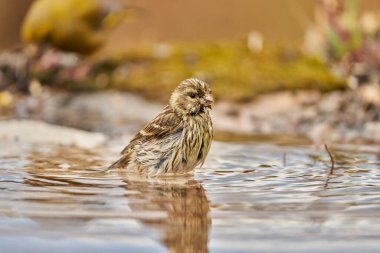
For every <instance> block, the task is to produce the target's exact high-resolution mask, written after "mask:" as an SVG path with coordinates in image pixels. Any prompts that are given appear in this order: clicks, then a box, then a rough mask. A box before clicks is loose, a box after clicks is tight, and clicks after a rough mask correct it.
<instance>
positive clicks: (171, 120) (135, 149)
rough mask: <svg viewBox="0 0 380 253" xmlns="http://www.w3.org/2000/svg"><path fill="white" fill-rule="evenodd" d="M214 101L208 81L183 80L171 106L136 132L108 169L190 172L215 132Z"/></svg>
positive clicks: (153, 174)
mask: <svg viewBox="0 0 380 253" xmlns="http://www.w3.org/2000/svg"><path fill="white" fill-rule="evenodd" d="M213 102H214V101H213V99H212V95H211V90H210V88H209V86H208V85H207V84H206V83H205V82H202V81H200V80H198V79H195V78H190V79H186V80H184V81H182V82H181V83H180V84H179V85H178V87H177V88H176V89H175V90H174V92H173V93H172V95H171V97H170V101H169V105H167V106H166V107H165V108H164V109H163V111H162V112H161V113H160V114H159V115H158V116H157V117H156V118H155V119H153V121H151V122H150V123H149V124H148V125H146V126H145V127H144V128H143V129H142V130H141V131H140V132H139V133H138V134H136V136H135V137H134V138H133V139H132V140H131V141H130V143H129V144H128V146H126V147H125V148H124V150H123V151H122V152H121V154H122V157H121V158H120V159H119V160H118V161H116V162H115V163H113V164H112V165H111V166H110V167H109V168H110V169H111V168H125V169H126V170H127V171H135V172H139V173H146V174H147V175H149V176H157V175H168V174H180V173H187V172H190V171H192V170H193V169H194V168H195V167H196V166H197V165H202V164H203V163H204V161H205V159H206V156H207V153H208V151H209V149H210V145H211V140H212V135H213V131H212V122H211V117H210V113H209V110H210V109H211V105H212V104H213Z"/></svg>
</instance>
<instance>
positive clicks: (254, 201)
mask: <svg viewBox="0 0 380 253" xmlns="http://www.w3.org/2000/svg"><path fill="white" fill-rule="evenodd" d="M29 148H30V147H28V150H30V149H29ZM0 149H3V150H4V149H6V147H5V146H4V145H0ZM0 154H1V157H0V189H1V191H0V252H7V253H11V252H39V253H44V252H49V253H50V252H91V253H92V252H308V253H310V252H359V251H360V252H378V251H379V249H380V240H379V235H380V170H379V168H380V152H379V150H378V149H377V148H376V147H367V148H365V150H362V149H358V148H357V147H354V148H351V147H349V148H347V147H343V148H342V147H340V148H338V147H335V148H334V154H335V162H336V165H335V168H334V170H333V171H332V173H330V160H329V156H328V154H327V153H326V152H325V150H323V149H321V150H315V149H313V148H312V147H310V146H308V145H304V144H297V145H284V144H281V145H280V144H278V143H277V144H276V143H275V142H271V143H246V144H238V143H225V142H214V143H213V146H212V150H211V153H210V155H209V156H208V159H207V162H206V164H205V165H204V167H203V168H202V169H198V170H197V171H196V172H195V174H194V177H181V178H179V179H176V180H173V179H166V180H149V181H146V180H136V179H130V178H128V177H125V175H123V173H120V172H117V171H113V172H104V171H103V168H104V165H105V164H106V163H108V162H109V155H111V156H112V155H115V154H112V153H111V151H109V150H107V149H105V150H102V151H100V150H99V151H89V150H83V149H79V148H75V147H51V146H49V147H44V146H39V148H35V147H34V148H33V151H29V152H26V151H25V152H17V153H15V152H12V151H9V152H3V153H0Z"/></svg>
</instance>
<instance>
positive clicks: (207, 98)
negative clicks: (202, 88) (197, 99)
mask: <svg viewBox="0 0 380 253" xmlns="http://www.w3.org/2000/svg"><path fill="white" fill-rule="evenodd" d="M213 103H214V99H213V97H212V96H211V94H207V95H206V96H205V106H206V107H208V108H210V109H211V106H212V104H213Z"/></svg>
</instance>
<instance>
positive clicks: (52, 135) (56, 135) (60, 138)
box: [0, 120, 107, 149]
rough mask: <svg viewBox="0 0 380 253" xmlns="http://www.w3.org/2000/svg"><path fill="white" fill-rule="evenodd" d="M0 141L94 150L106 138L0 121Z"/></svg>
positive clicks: (36, 123)
mask: <svg viewBox="0 0 380 253" xmlns="http://www.w3.org/2000/svg"><path fill="white" fill-rule="evenodd" d="M0 139H2V140H7V141H10V140H11V141H17V142H20V143H23V144H25V143H49V144H62V145H76V146H78V147H81V148H87V149H90V148H95V147H97V146H100V145H102V144H104V143H105V141H106V140H107V137H106V136H105V135H104V134H101V133H91V132H86V131H82V130H77V129H73V128H69V127H62V126H55V125H51V124H47V123H44V122H41V121H33V120H9V121H0Z"/></svg>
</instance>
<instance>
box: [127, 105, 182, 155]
mask: <svg viewBox="0 0 380 253" xmlns="http://www.w3.org/2000/svg"><path fill="white" fill-rule="evenodd" d="M182 130H183V123H182V120H181V118H180V117H179V116H178V115H177V114H176V113H175V112H174V110H173V109H172V108H171V107H170V106H166V107H165V108H164V110H163V111H162V112H161V113H160V114H159V115H158V116H157V117H156V118H155V119H153V120H152V121H151V122H150V123H149V124H148V125H146V126H145V127H144V128H143V129H142V130H141V131H140V132H139V133H138V134H136V135H135V137H134V138H133V139H132V140H131V141H130V143H129V145H128V146H126V147H125V148H124V149H123V151H121V154H123V155H124V154H127V153H128V152H129V150H130V149H133V147H134V146H135V145H136V144H137V143H145V142H150V141H152V140H153V141H154V140H159V139H163V138H166V137H168V136H171V135H174V134H179V133H181V132H182Z"/></svg>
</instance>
